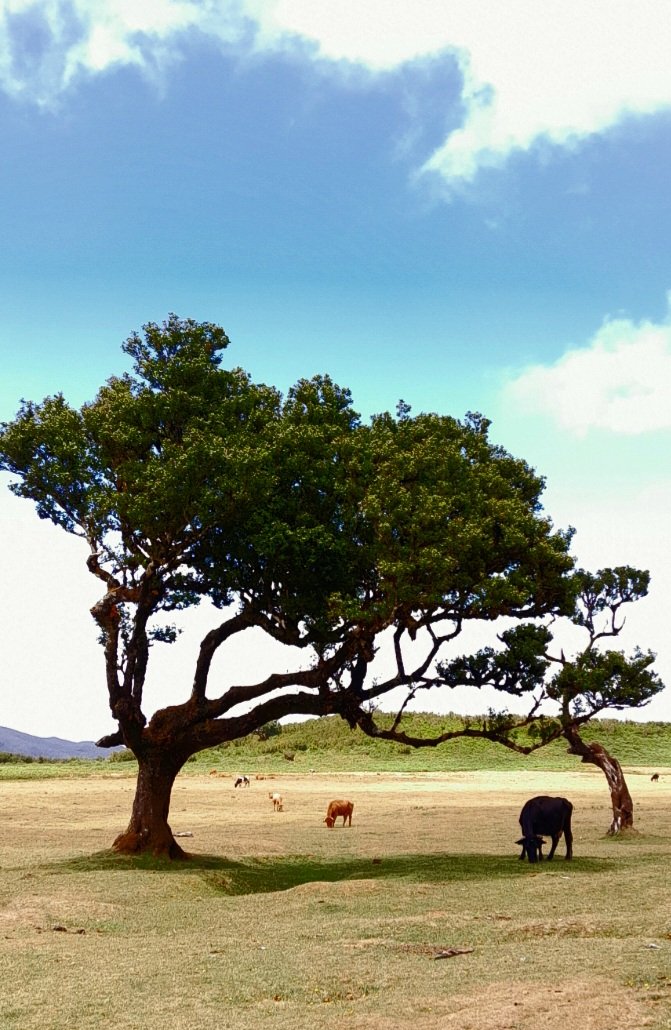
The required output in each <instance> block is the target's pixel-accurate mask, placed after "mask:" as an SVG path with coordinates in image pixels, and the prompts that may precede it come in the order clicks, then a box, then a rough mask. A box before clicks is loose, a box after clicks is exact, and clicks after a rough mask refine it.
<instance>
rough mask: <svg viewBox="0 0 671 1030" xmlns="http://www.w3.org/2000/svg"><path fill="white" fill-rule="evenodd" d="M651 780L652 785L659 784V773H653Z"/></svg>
mask: <svg viewBox="0 0 671 1030" xmlns="http://www.w3.org/2000/svg"><path fill="white" fill-rule="evenodd" d="M650 779H651V781H652V783H659V773H653V774H652V776H651V777H650Z"/></svg>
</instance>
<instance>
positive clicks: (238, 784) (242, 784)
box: [234, 776, 249, 787]
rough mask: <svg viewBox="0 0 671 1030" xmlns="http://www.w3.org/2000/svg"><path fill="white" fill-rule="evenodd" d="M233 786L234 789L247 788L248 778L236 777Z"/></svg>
mask: <svg viewBox="0 0 671 1030" xmlns="http://www.w3.org/2000/svg"><path fill="white" fill-rule="evenodd" d="M234 786H235V787H248V786H249V776H238V778H237V780H236V781H235V784H234Z"/></svg>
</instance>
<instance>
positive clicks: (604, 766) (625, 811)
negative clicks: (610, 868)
mask: <svg viewBox="0 0 671 1030" xmlns="http://www.w3.org/2000/svg"><path fill="white" fill-rule="evenodd" d="M564 736H565V737H566V739H567V741H568V742H569V749H568V751H569V754H570V755H580V757H581V759H582V761H583V762H590V763H591V764H592V765H596V766H598V767H599V769H601V771H602V772H603V773H604V775H605V777H606V780H607V781H608V787H609V789H610V800H611V804H612V806H613V821H612V822H611V824H610V828H609V830H608V833H609V834H616V833H619V832H620V830H627V829H631V828H632V827H633V825H634V802H633V801H632V799H631V794H630V793H629V788H628V787H627V784H626V782H625V778H624V773H623V772H622V766H621V765H620V763H619V762H618V760H617V758H613V756H612V755H611V754H609V753H608V751H606V749H605V747H603V746H602V745H601V744H599V743H597V742H596V741H593V742H592V743H591V744H586V743H585V741H584V740H583V739H582V738H581V736H580V734H579V733H578V730H577V728H576V727H575V726H568V727H567V728H566V729H565V730H564Z"/></svg>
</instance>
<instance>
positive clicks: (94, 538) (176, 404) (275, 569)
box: [0, 315, 661, 775]
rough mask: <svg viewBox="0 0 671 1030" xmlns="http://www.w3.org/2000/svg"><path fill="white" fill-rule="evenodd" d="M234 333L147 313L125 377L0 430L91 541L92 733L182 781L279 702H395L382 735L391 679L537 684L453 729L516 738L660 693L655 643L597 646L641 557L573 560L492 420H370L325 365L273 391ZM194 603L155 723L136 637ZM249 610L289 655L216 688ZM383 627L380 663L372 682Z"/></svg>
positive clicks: (41, 504) (14, 458) (405, 684)
mask: <svg viewBox="0 0 671 1030" xmlns="http://www.w3.org/2000/svg"><path fill="white" fill-rule="evenodd" d="M228 343H229V341H228V338H227V336H226V334H225V333H224V331H223V330H222V329H221V328H220V327H218V326H216V325H213V324H211V323H196V322H194V321H192V320H188V319H187V320H183V319H179V318H177V317H176V316H175V315H171V316H170V317H169V318H168V320H167V321H166V322H165V323H163V324H162V325H158V324H154V323H150V324H148V325H146V326H144V329H143V334H142V336H140V335H139V334H136V333H134V334H133V335H131V336H130V338H129V339H128V340H127V341H126V343H125V344H124V345H123V350H124V352H125V354H126V355H127V356H128V357H129V358H130V359H131V361H132V371H131V372H128V373H126V374H124V375H121V376H117V377H113V378H111V379H109V380H108V381H107V382H106V383H105V385H103V386H102V387H101V388H100V390H99V392H98V394H97V396H96V398H95V399H94V400H93V401H92V402H90V403H88V404H85V405H83V406H82V407H81V408H80V409H75V408H72V407H71V406H69V405H68V403H67V402H66V400H65V399H64V397H63V396H62V395H60V394H56V395H55V396H53V397H48V398H46V399H45V400H44V401H42V402H41V403H39V404H36V403H32V402H24V403H23V404H22V406H21V409H20V411H19V412H18V414H17V417H16V418H15V420H14V421H12V422H11V423H5V424H3V425H2V428H1V431H0V468H2V469H4V470H7V471H9V472H11V473H13V474H14V476H15V477H16V479H15V481H14V483H13V484H12V486H11V489H12V490H13V491H14V492H15V493H16V494H17V495H19V496H21V497H26V498H29V499H30V500H32V501H33V502H34V503H35V505H36V507H37V512H38V514H39V515H40V517H41V518H46V519H50V520H51V521H53V522H54V523H56V524H57V525H58V526H60V527H62V528H63V529H64V530H66V531H67V532H69V533H73V534H75V535H77V536H80V537H82V538H83V540H84V541H85V542H86V545H87V565H88V569H89V570H90V572H91V573H92V575H94V576H95V577H97V579H99V580H100V582H101V597H100V599H99V601H98V602H97V604H96V605H94V607H93V609H92V614H93V617H94V619H95V620H96V623H97V624H98V627H99V630H100V634H101V641H102V644H103V647H104V653H105V670H106V683H107V690H108V692H109V702H110V709H111V712H112V715H113V717H114V719H115V720H116V721H117V723H118V727H119V729H118V733H116V734H114V735H113V736H112V737H110V738H108V739H107V743H112V742H119V741H123V742H124V743H125V744H126V745H127V746H128V747H129V748H131V749H132V750H133V751H134V753H135V754H136V755H137V756H138V759H139V760H140V762H141V763H142V762H143V761H147V762H149V761H150V759H151V760H158V759H157V756H160V759H161V760H160V762H159V764H161V763H163V765H167V766H169V767H170V770H171V774H173V775H174V774H175V773H176V772H177V771H178V769H179V768H180V767H181V765H182V764H183V763H184V761H186V759H187V758H188V757H189V756H190V755H191V754H193V753H194V752H196V751H198V750H200V749H202V748H205V747H209V746H213V745H216V744H219V743H222V742H224V741H226V740H230V739H233V738H235V737H238V736H242V735H244V734H246V733H249V732H252V731H253V730H256V729H258V728H259V727H261V726H263V725H264V724H266V723H268V722H269V721H272V720H275V719H279V718H282V717H285V716H289V715H299V714H302V715H313V716H319V715H328V714H339V715H341V716H342V717H343V718H345V719H346V720H347V721H348V722H349V724H350V725H351V726H353V727H354V726H359V727H360V728H361V729H362V730H363V731H364V732H365V733H368V734H371V735H385V736H388V737H390V738H391V739H397V740H401V739H407V738H405V737H404V734H403V731H402V727H401V722H402V711H403V706H402V707H401V710H400V711H399V713H398V719H397V720H396V721H395V722H394V725H393V727H392V728H391V729H389V728H387V729H386V730H385V731H382V730H380V729H379V727H378V726H377V724H376V722H375V706H376V704H377V702H378V699H379V698H381V697H382V696H383V695H385V694H388V693H389V692H390V691H391V690H393V689H394V688H397V687H402V688H405V689H406V698H405V702H404V705H405V704H407V703H408V701H409V700H410V699H411V698H412V697H414V696H416V694H417V692H418V691H419V690H430V689H435V688H440V687H443V688H449V687H452V686H457V685H462V684H465V685H470V686H473V687H474V688H478V687H481V686H483V685H485V684H487V685H493V686H495V687H496V688H497V689H499V690H500V691H502V693H503V695H504V696H505V695H506V694H508V695H515V696H518V697H519V696H523V695H529V697H530V712H529V716H528V717H527V718H525V719H522V720H520V719H511V718H508V717H507V716H506V715H505V713H499V714H498V715H496V716H495V715H490V716H489V717H488V718H487V719H484V720H483V721H482V723H481V724H479V725H478V726H477V727H472V728H471V729H469V730H467V731H464V732H469V733H477V734H478V735H481V736H487V737H489V738H490V739H492V740H498V741H499V742H501V743H505V744H506V745H507V746H513V747H517V748H521V749H525V750H526V749H533V748H534V747H536V746H540V745H541V744H542V743H544V742H545V741H546V740H547V739H551V738H553V737H554V736H557V735H558V734H559V733H560V732H562V726H564V725H566V724H567V723H568V722H571V723H573V724H576V725H578V724H579V723H580V722H581V721H584V720H585V719H586V718H589V717H590V716H591V715H593V714H595V713H597V712H599V711H602V710H603V709H604V708H606V707H615V708H619V707H625V706H628V705H635V706H638V705H640V704H644V703H645V702H646V701H647V700H649V699H650V697H652V696H653V695H654V693H656V692H657V691H658V690H659V689H661V684H660V683H659V681H658V679H657V678H656V676H655V674H654V673H652V672H651V671H650V665H651V664H652V661H653V657H654V656H652V655H643V654H640V653H638V654H636V655H635V656H634V657H633V658H632V659H629V658H626V657H625V656H624V655H620V654H619V653H618V652H607V653H606V654H603V653H602V652H600V651H598V649H597V646H596V645H597V642H598V641H599V640H600V639H601V637H603V636H606V635H607V636H613V635H616V634H617V632H619V628H620V627H619V624H618V622H617V619H618V613H619V609H620V607H621V605H622V604H624V603H627V602H630V601H633V600H636V599H638V598H639V597H642V596H644V595H645V593H646V591H647V586H648V577H647V574H646V573H643V572H639V571H637V570H634V569H629V568H615V569H611V570H602V571H601V572H599V573H597V574H589V573H587V572H584V571H582V570H576V569H575V568H574V561H573V559H572V557H571V555H570V544H571V538H572V530H570V529H567V530H559V529H556V528H555V527H554V526H553V524H552V522H551V520H550V518H549V517H548V516H547V515H546V514H545V513H544V511H543V508H542V505H541V495H542V492H543V487H544V481H543V479H542V477H541V476H539V475H538V474H537V473H536V472H535V471H534V470H533V469H532V468H530V467H529V465H528V464H527V463H526V462H525V461H523V460H521V459H518V458H515V457H513V456H511V455H510V454H509V453H507V451H505V450H504V449H503V448H502V447H500V446H497V445H495V444H493V443H492V442H491V441H490V439H489V436H488V430H489V423H488V421H487V420H486V419H485V418H483V417H482V416H480V415H477V414H468V415H466V417H465V418H464V419H462V420H458V419H455V418H452V417H450V416H446V415H438V414H432V413H422V414H419V415H416V416H412V415H411V412H410V408H409V407H408V405H406V404H405V403H404V402H400V404H399V406H398V409H397V412H396V414H395V415H392V414H390V413H388V412H385V413H382V414H379V415H376V416H374V417H373V418H372V419H371V420H370V421H369V422H367V423H364V422H363V421H362V419H361V418H360V416H359V415H358V414H357V412H356V411H355V410H354V408H353V406H352V399H351V396H350V393H349V391H348V390H347V389H344V388H341V387H339V386H338V385H336V384H335V383H334V382H333V381H332V380H331V379H330V378H329V377H328V376H327V375H323V376H316V377H314V378H312V379H303V380H300V381H299V382H298V383H296V385H295V386H293V387H292V388H291V389H290V390H289V391H288V392H287V394H286V396H285V397H282V396H281V395H280V393H279V392H278V391H277V390H276V389H275V388H273V387H269V386H266V385H263V384H259V383H254V382H253V381H252V380H251V377H250V376H249V375H248V373H246V372H245V371H243V370H242V369H240V368H225V367H224V366H223V363H222V356H223V352H224V351H225V350H226V348H227V346H228ZM202 598H209V599H210V600H211V601H212V602H213V604H214V605H215V607H216V609H218V610H219V611H220V612H221V615H220V617H219V618H218V619H217V620H215V622H214V624H213V626H212V629H211V630H210V632H208V633H207V634H206V636H205V637H204V638H203V640H202V641H201V643H200V647H199V650H198V654H197V655H195V656H194V676H193V681H192V683H191V684H190V685H188V688H187V691H188V694H187V696H185V700H184V703H183V704H181V705H177V706H172V707H170V708H168V709H163V710H161V711H158V712H156V713H154V714H153V716H152V717H151V719H148V717H147V714H146V713H145V712H144V711H143V687H144V684H145V678H146V674H147V667H148V661H149V655H150V647H151V645H152V644H153V643H154V642H155V641H160V640H163V641H167V642H170V640H171V639H173V635H174V634H173V632H172V631H171V630H170V629H166V628H165V625H163V623H162V622H160V623H157V622H156V617H157V616H159V615H162V613H164V612H171V611H178V610H180V609H185V608H188V607H190V606H193V605H196V604H198V603H199V601H200V600H201V599H202ZM559 617H564V618H566V619H569V620H572V621H573V623H575V624H576V625H577V626H579V627H580V628H582V630H583V631H584V632H585V634H586V639H587V645H586V647H585V649H584V651H583V652H581V655H580V658H579V660H575V661H567V660H566V659H565V658H564V657H563V654H562V655H558V656H555V657H552V656H551V653H550V651H551V645H552V635H551V630H550V628H549V627H550V623H551V621H552V620H554V619H557V618H559ZM604 618H606V619H610V622H607V624H606V625H605V626H602V622H603V619H604ZM501 619H504V620H506V621H505V623H504V625H505V627H506V628H504V629H503V630H500V632H499V633H498V637H497V642H496V645H495V646H494V647H491V648H486V649H484V650H482V651H480V652H478V653H477V654H475V655H468V656H464V657H461V658H456V659H455V658H449V657H445V649H446V646H447V645H448V644H449V643H450V642H451V641H453V640H454V639H455V638H456V637H458V635H459V633H460V632H461V631H462V629H463V628H464V626H465V625H466V624H467V623H468V622H469V621H479V622H487V623H495V622H497V620H501ZM500 625H501V623H500V622H499V623H498V626H500ZM252 627H255V628H256V629H257V630H261V631H262V632H263V633H265V634H266V635H267V636H268V637H269V638H272V639H273V640H275V641H279V642H281V643H282V644H286V645H289V646H291V647H293V648H295V649H296V654H297V655H299V656H300V655H303V656H304V658H303V660H302V661H298V662H297V665H296V669H295V670H293V671H291V672H285V671H281V672H280V671H278V672H276V673H273V674H272V675H270V676H267V677H266V678H264V679H263V680H260V681H259V682H256V683H252V684H238V685H235V684H234V685H232V686H228V687H227V688H225V689H221V688H220V687H219V686H218V684H217V682H213V679H214V677H212V675H211V668H212V659H213V657H214V655H215V653H216V652H217V650H218V649H219V648H220V647H222V646H223V645H225V643H226V642H227V641H228V640H230V639H231V638H232V637H233V636H235V635H237V634H239V633H244V632H246V631H247V630H249V629H251V628H252ZM383 642H386V643H387V644H388V646H389V648H390V651H391V652H392V653H393V670H392V672H391V673H390V674H389V675H386V676H385V677H383V678H381V679H380V678H373V677H372V676H371V665H372V663H373V660H374V657H375V654H376V652H377V649H378V648H379V647H380V646H381V644H382V643H383ZM553 663H554V665H555V666H556V671H555V672H554V673H553V674H552V675H550V674H549V670H550V668H551V666H553ZM544 701H551V702H554V706H555V710H556V715H555V717H554V718H548V717H547V716H546V715H545V714H544V713H543V711H542V710H541V702H544ZM520 727H521V728H523V729H525V732H526V738H525V740H524V741H522V742H520V738H519V732H520ZM534 734H535V737H534ZM447 736H450V735H447ZM447 736H446V737H445V738H444V739H447ZM441 739H443V738H441ZM411 742H412V743H414V744H429V743H436V742H437V740H432V741H414V740H413V741H411Z"/></svg>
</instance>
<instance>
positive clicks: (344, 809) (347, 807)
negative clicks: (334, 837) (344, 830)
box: [324, 801, 354, 830]
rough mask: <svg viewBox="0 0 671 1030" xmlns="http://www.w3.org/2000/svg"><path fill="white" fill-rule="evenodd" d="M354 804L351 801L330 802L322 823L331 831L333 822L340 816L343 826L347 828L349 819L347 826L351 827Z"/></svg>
mask: <svg viewBox="0 0 671 1030" xmlns="http://www.w3.org/2000/svg"><path fill="white" fill-rule="evenodd" d="M353 808H354V804H353V803H352V802H351V801H331V802H330V803H329V807H328V811H327V813H326V819H325V820H324V822H325V823H326V825H327V826H328V828H329V830H332V829H333V827H334V825H335V821H336V819H337V818H338V816H339V815H341V816H342V824H343V826H347V820H348V819H349V825H350V826H351V825H352V810H353Z"/></svg>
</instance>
